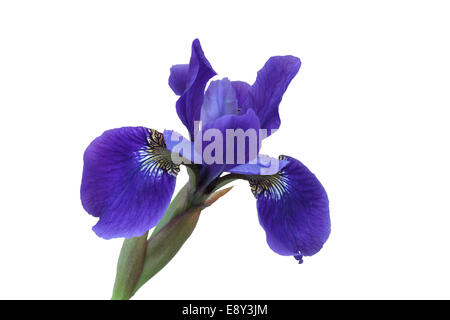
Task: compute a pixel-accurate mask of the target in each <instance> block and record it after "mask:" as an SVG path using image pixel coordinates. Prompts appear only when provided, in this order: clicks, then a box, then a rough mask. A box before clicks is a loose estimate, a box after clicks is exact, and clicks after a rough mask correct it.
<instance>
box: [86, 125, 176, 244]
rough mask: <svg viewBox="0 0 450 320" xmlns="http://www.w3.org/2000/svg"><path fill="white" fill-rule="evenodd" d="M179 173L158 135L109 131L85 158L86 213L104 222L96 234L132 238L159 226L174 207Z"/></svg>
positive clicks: (136, 130) (144, 131)
mask: <svg viewBox="0 0 450 320" xmlns="http://www.w3.org/2000/svg"><path fill="white" fill-rule="evenodd" d="M178 172H179V166H177V165H175V164H173V163H172V162H171V161H170V153H169V152H168V151H167V149H166V147H165V143H164V139H163V136H162V134H161V133H159V132H157V131H156V130H152V129H147V128H143V127H124V128H120V129H112V130H108V131H106V132H104V133H103V134H102V135H101V136H100V137H98V138H96V139H95V140H94V141H93V142H92V143H91V144H90V145H89V146H88V148H87V149H86V151H85V153H84V167H83V178H82V182H81V201H82V204H83V207H84V209H85V210H86V211H87V212H88V213H90V214H91V215H93V216H95V217H99V218H100V220H99V221H98V223H97V224H96V225H95V226H94V227H93V230H94V231H95V233H96V234H97V235H98V236H100V237H102V238H105V239H110V238H118V237H125V238H131V237H137V236H141V235H142V234H144V233H145V232H146V231H147V230H149V229H150V228H152V227H153V226H155V225H156V224H157V222H158V221H159V219H160V218H161V217H162V215H163V214H164V212H165V210H166V208H167V206H168V205H169V202H170V199H171V197H172V194H173V191H174V188H175V179H176V175H177V174H178Z"/></svg>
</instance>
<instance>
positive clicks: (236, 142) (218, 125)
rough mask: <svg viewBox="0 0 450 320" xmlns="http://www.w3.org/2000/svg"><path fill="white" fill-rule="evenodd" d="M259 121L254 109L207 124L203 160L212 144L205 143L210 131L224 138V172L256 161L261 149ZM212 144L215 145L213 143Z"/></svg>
mask: <svg viewBox="0 0 450 320" xmlns="http://www.w3.org/2000/svg"><path fill="white" fill-rule="evenodd" d="M259 129H260V124H259V119H258V116H257V115H256V114H255V112H254V111H253V110H252V109H248V110H247V112H246V113H245V114H241V115H232V114H228V115H224V116H222V117H219V118H217V119H216V120H214V121H211V122H209V123H207V124H206V125H205V126H203V128H202V134H203V144H202V150H203V160H204V161H205V160H206V159H205V152H204V151H205V148H206V147H207V146H208V145H209V144H210V142H208V141H205V140H206V136H207V135H208V131H209V130H215V131H216V132H217V133H218V134H219V133H220V136H221V137H222V149H221V151H222V157H221V159H222V164H224V165H225V166H223V168H224V170H229V169H231V168H233V167H235V166H237V165H240V164H245V163H248V162H249V161H252V160H254V159H255V158H256V157H257V155H258V153H259V149H260V147H261V145H260V143H259ZM211 143H214V141H213V142H211Z"/></svg>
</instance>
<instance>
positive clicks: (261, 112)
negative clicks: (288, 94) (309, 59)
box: [244, 56, 301, 135]
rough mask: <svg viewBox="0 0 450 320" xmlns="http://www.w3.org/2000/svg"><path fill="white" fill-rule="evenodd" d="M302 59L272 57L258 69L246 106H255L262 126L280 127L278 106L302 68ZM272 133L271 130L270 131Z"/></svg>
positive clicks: (266, 127) (265, 127)
mask: <svg viewBox="0 0 450 320" xmlns="http://www.w3.org/2000/svg"><path fill="white" fill-rule="evenodd" d="M300 65H301V62H300V59H299V58H297V57H293V56H276V57H271V58H270V59H269V60H268V61H267V62H266V64H265V65H264V67H263V68H262V69H261V70H259V71H258V75H257V77H256V81H255V83H254V84H253V85H252V86H251V88H250V89H249V91H248V97H247V100H246V102H245V103H244V107H246V108H253V109H254V110H255V112H256V114H257V115H258V117H259V121H260V122H261V128H264V129H278V128H279V127H280V123H281V121H280V116H279V114H278V106H279V105H280V102H281V99H282V97H283V94H284V92H285V91H286V89H287V87H288V85H289V83H290V82H291V80H292V79H293V78H294V77H295V75H296V74H297V72H298V70H299V69H300ZM269 135H270V132H269Z"/></svg>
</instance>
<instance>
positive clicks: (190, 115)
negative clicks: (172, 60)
mask: <svg viewBox="0 0 450 320" xmlns="http://www.w3.org/2000/svg"><path fill="white" fill-rule="evenodd" d="M178 69H181V67H179V68H178ZM177 71H179V73H180V74H181V71H180V70H177ZM214 75H216V72H215V71H214V70H213V68H212V67H211V65H210V63H209V61H208V60H207V59H206V57H205V54H204V53H203V50H202V47H201V46H200V41H198V39H196V40H194V42H193V43H192V55H191V60H190V62H189V69H188V72H187V74H186V80H185V83H186V85H185V90H184V92H183V94H182V95H181V97H180V98H179V99H178V101H177V103H176V108H177V113H178V116H179V117H180V119H181V121H182V122H183V124H184V125H185V126H186V128H187V129H188V131H189V134H190V137H191V139H193V137H194V122H195V121H198V120H200V110H201V106H202V104H203V95H204V91H205V86H206V84H207V82H208V80H209V79H211V78H212V77H213V76H214ZM173 78H175V76H174V77H173ZM180 78H181V77H180ZM177 79H178V77H177ZM169 81H170V79H169ZM172 82H173V83H174V82H175V80H174V79H173V81H172ZM175 87H176V89H177V92H180V89H181V86H178V85H175Z"/></svg>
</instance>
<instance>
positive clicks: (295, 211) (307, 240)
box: [248, 156, 331, 263]
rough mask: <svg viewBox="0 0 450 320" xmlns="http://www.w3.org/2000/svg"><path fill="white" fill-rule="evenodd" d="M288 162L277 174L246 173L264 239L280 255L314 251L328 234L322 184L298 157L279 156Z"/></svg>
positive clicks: (326, 198) (328, 223)
mask: <svg viewBox="0 0 450 320" xmlns="http://www.w3.org/2000/svg"><path fill="white" fill-rule="evenodd" d="M280 159H281V160H287V161H288V164H287V165H286V166H285V167H284V168H283V169H282V170H281V171H280V172H279V173H277V174H275V175H270V176H250V178H249V179H248V180H249V182H250V186H251V188H252V192H253V194H254V195H255V197H256V199H257V209H258V216H259V222H260V224H261V226H262V227H263V228H264V230H265V231H266V238H267V243H268V244H269V246H270V248H271V249H272V250H273V251H275V252H276V253H278V254H280V255H292V256H294V257H295V258H296V259H297V260H298V261H299V262H300V263H301V262H302V256H311V255H313V254H315V253H317V252H318V251H319V250H320V249H321V248H322V246H323V244H324V243H325V241H326V240H327V239H328V236H329V234H330V230H331V229H330V228H331V227H330V216H329V205H328V197H327V194H326V192H325V189H324V188H323V186H322V184H321V183H320V182H319V180H317V178H316V176H315V175H314V174H313V173H311V171H309V170H308V168H306V167H305V166H304V165H303V164H302V163H301V162H300V161H298V160H296V159H294V158H291V157H286V156H280Z"/></svg>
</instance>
